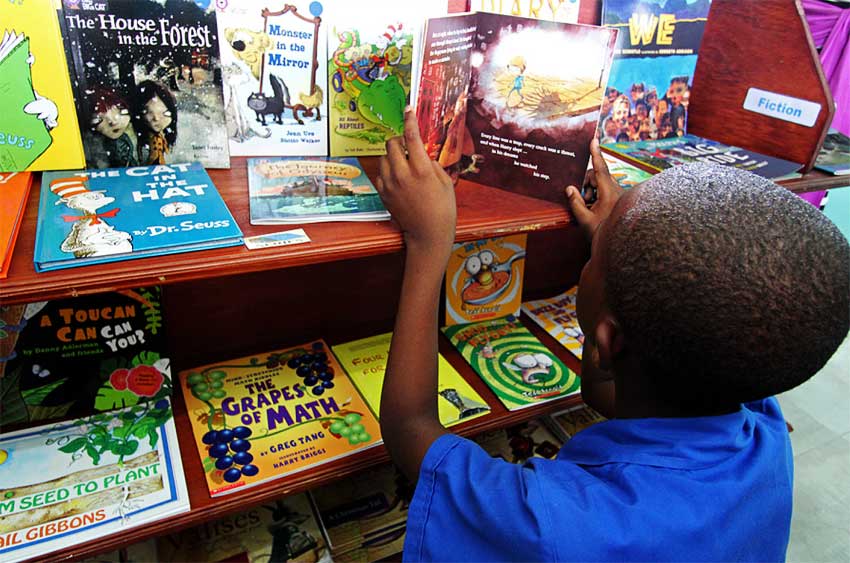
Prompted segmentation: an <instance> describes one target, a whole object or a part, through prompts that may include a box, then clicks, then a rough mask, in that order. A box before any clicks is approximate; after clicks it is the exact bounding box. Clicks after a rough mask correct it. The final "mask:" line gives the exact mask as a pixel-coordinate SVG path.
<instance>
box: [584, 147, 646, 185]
mask: <svg viewBox="0 0 850 563" xmlns="http://www.w3.org/2000/svg"><path fill="white" fill-rule="evenodd" d="M602 158H604V159H605V164H607V165H608V172H610V173H611V177H612V178H614V180H615V181H616V182H617V183H618V184H620V187H621V188H623V189H626V190H627V189H629V188H634V187H635V186H637V185H638V184H640V183H642V182H644V181H646V180H649V179H650V178H652V174H651V173H650V172H647V171H646V170H641V169H640V168H638V167H637V166H632V165H631V164H629V163H628V162H625V161H623V160H620V159H619V158H617V157H615V156H612V155H610V154H608V153H604V152H603V153H602ZM591 164H592V163H590V162H588V170H589V169H590V168H591V167H592V166H591Z"/></svg>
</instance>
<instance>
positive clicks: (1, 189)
mask: <svg viewBox="0 0 850 563" xmlns="http://www.w3.org/2000/svg"><path fill="white" fill-rule="evenodd" d="M30 186H32V174H31V173H30V172H12V173H10V174H0V279H3V278H5V277H6V276H7V275H8V273H9V265H10V264H11V263H12V251H13V250H14V248H15V241H16V240H17V238H18V232H19V231H20V230H21V223H22V222H23V221H22V220H23V216H24V208H26V206H27V196H28V195H29V193H30ZM0 356H2V354H0Z"/></svg>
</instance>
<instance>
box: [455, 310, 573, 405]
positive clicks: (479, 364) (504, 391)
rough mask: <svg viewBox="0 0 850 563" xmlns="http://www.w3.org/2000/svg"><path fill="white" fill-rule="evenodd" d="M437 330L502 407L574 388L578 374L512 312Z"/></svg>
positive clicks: (545, 398) (532, 401)
mask: <svg viewBox="0 0 850 563" xmlns="http://www.w3.org/2000/svg"><path fill="white" fill-rule="evenodd" d="M442 330H443V333H444V334H445V335H446V336H447V337H448V339H449V340H450V341H451V343H452V345H453V346H454V347H455V348H457V350H458V351H459V352H460V354H461V355H462V356H463V357H464V359H466V361H467V362H469V364H470V365H471V366H472V369H474V370H475V372H476V373H477V374H478V375H479V376H480V377H481V379H483V380H484V383H486V384H487V385H488V386H489V387H490V389H492V390H493V393H495V394H496V396H497V397H499V400H500V401H502V403H503V404H504V405H505V407H506V408H507V409H508V410H512V411H513V410H517V409H521V408H524V407H529V406H531V405H537V404H540V403H542V402H545V401H549V400H552V399H559V398H562V397H565V396H567V395H572V394H573V393H577V392H578V391H579V378H578V376H577V375H576V374H575V373H573V372H572V371H571V370H570V369H569V368H568V367H567V366H565V365H564V364H563V363H561V361H560V360H559V359H558V358H557V357H556V356H555V355H554V354H552V353H551V352H550V351H549V350H548V349H547V348H546V346H544V345H543V344H542V343H541V342H540V341H539V340H537V338H536V337H535V336H534V335H533V334H531V332H529V331H528V329H527V328H525V327H524V326H522V324H521V323H520V322H519V320H518V319H517V318H516V317H514V316H508V317H505V318H501V319H495V320H490V321H482V322H479V323H474V324H468V325H454V326H448V327H445V328H443V329H442Z"/></svg>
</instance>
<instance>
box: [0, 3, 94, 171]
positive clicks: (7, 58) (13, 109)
mask: <svg viewBox="0 0 850 563" xmlns="http://www.w3.org/2000/svg"><path fill="white" fill-rule="evenodd" d="M0 22H3V23H2V26H0V28H2V29H0V33H2V35H0V96H2V99H3V111H2V112H0V133H2V135H0V172H23V171H28V170H30V171H31V170H65V169H71V168H82V167H83V166H84V165H85V160H84V157H83V145H82V141H81V140H80V129H79V127H77V113H76V109H75V107H74V95H73V93H72V91H71V81H70V78H69V77H68V69H67V66H66V64H65V49H64V47H63V45H62V35H61V33H60V31H59V20H58V17H57V12H56V6H54V3H53V1H51V0H43V1H38V2H33V1H28V2H0Z"/></svg>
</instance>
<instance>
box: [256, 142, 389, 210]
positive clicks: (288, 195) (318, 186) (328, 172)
mask: <svg viewBox="0 0 850 563" xmlns="http://www.w3.org/2000/svg"><path fill="white" fill-rule="evenodd" d="M248 195H249V197H250V201H249V204H250V213H251V224H253V225H277V224H289V223H315V222H322V221H380V220H386V219H389V218H390V214H389V212H388V211H387V209H386V208H385V207H384V204H383V203H382V202H381V197H380V196H379V195H378V192H377V191H375V186H373V185H372V182H371V180H369V177H368V176H367V175H366V172H365V171H364V170H363V167H361V166H360V163H359V162H358V161H357V159H356V158H329V157H322V156H314V157H301V158H298V157H271V158H251V159H248Z"/></svg>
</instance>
